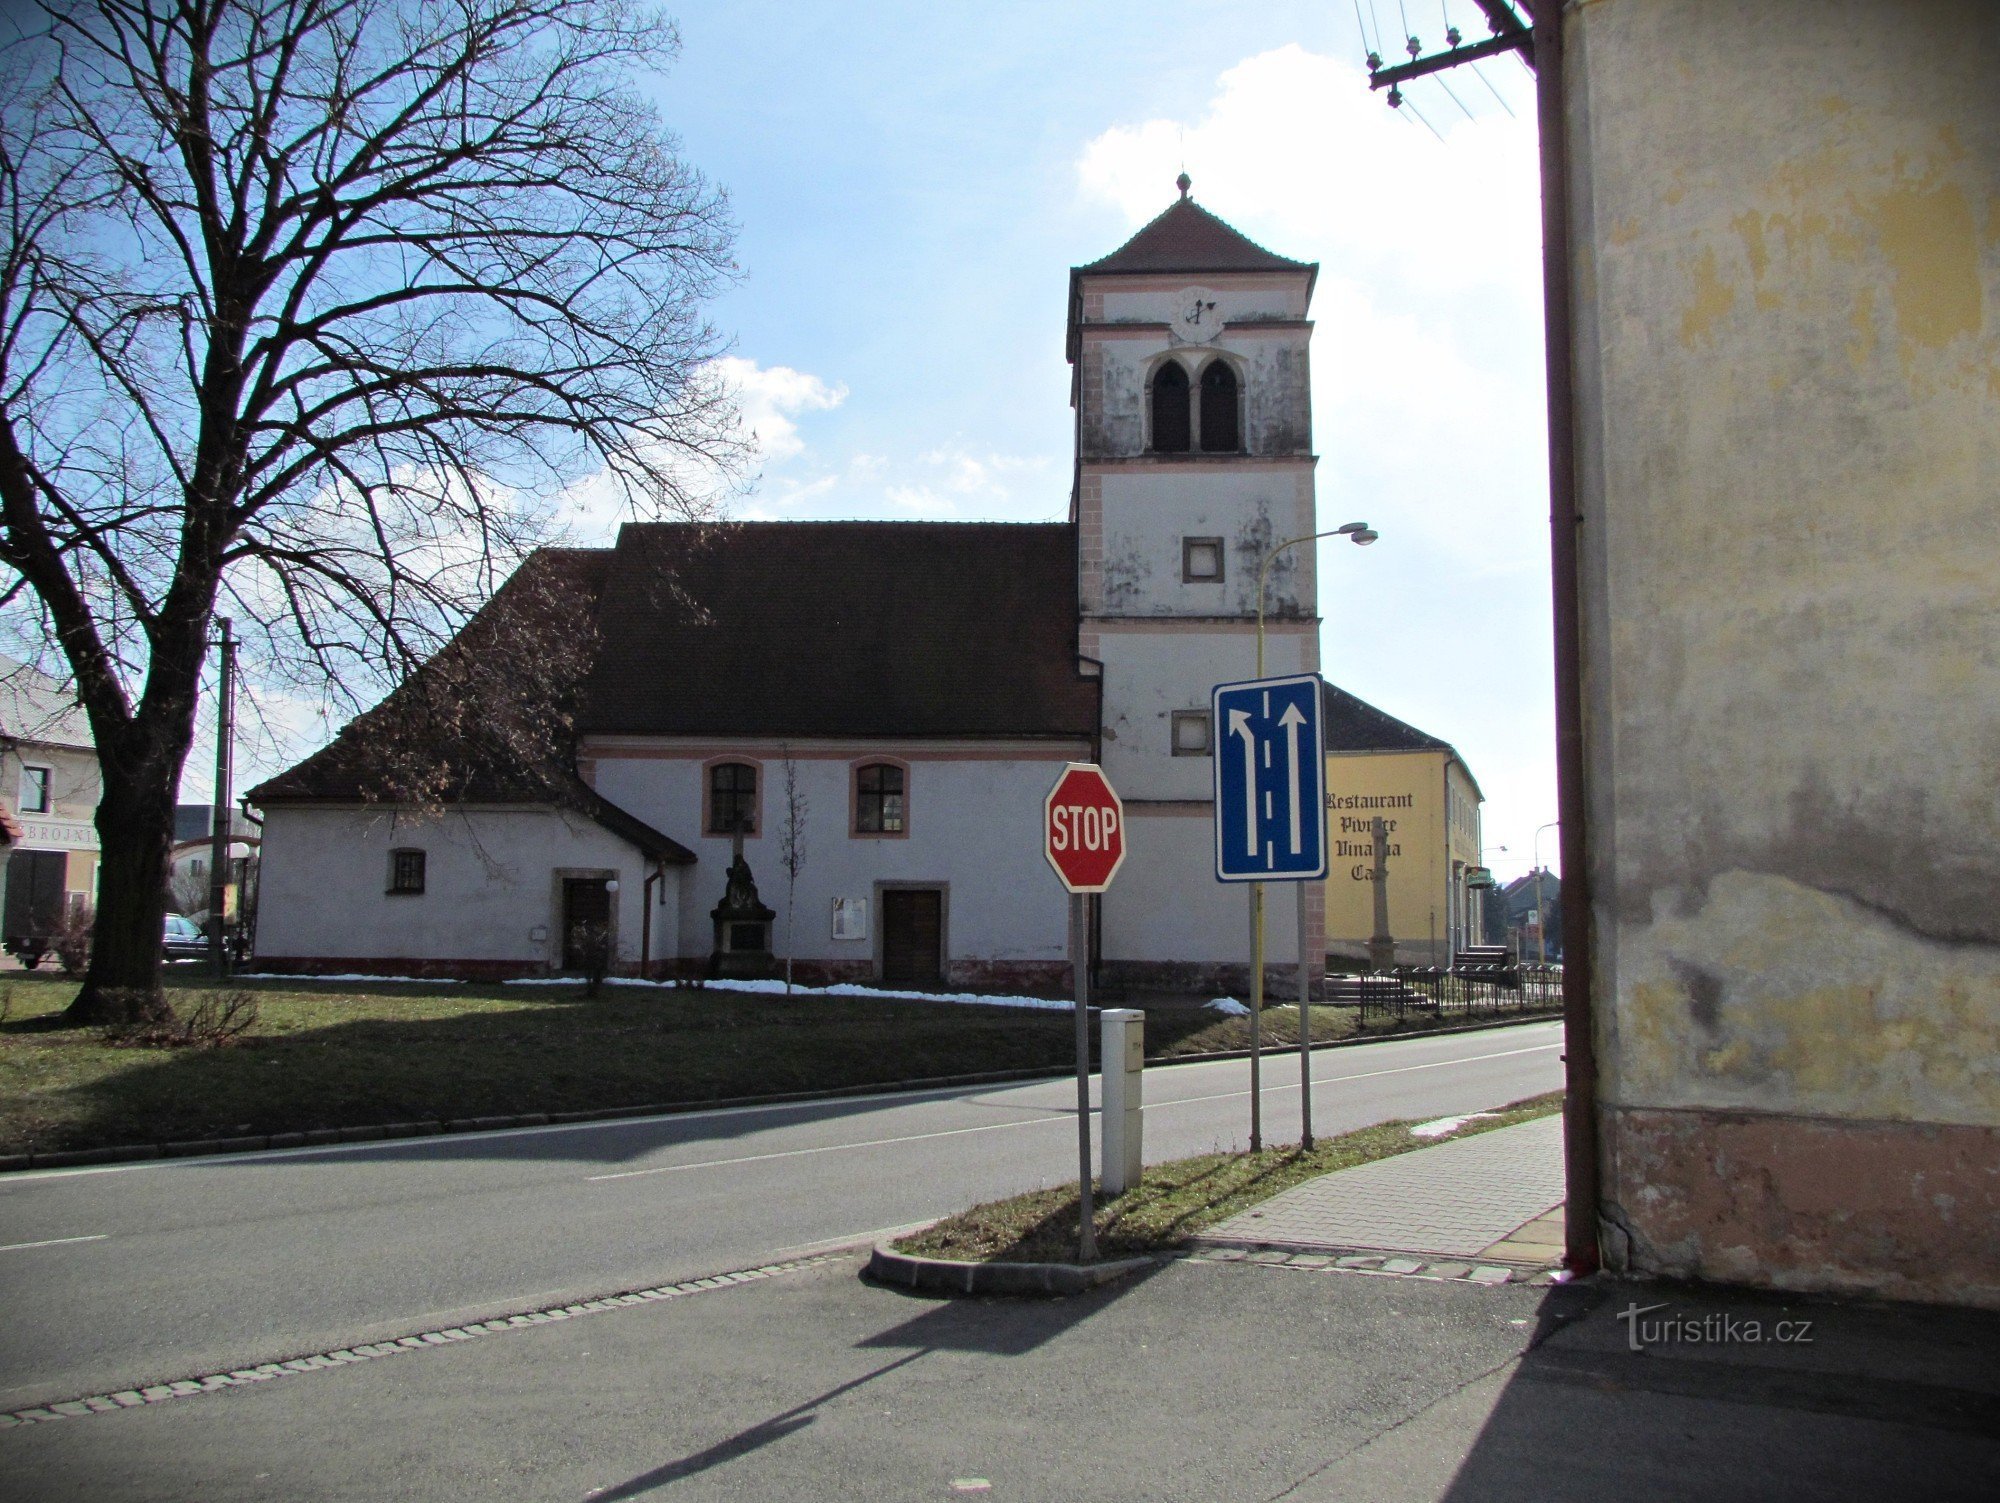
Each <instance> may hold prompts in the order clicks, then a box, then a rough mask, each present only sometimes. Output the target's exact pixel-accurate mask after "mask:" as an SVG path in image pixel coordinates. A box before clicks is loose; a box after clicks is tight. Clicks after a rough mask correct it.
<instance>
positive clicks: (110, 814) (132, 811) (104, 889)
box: [63, 758, 179, 1024]
mask: <svg viewBox="0 0 2000 1503" xmlns="http://www.w3.org/2000/svg"><path fill="white" fill-rule="evenodd" d="M172 771H173V773H174V774H176V775H177V774H178V772H179V767H178V764H176V765H175V766H174V767H173V769H172ZM104 772H105V778H104V796H103V798H102V800H101V801H100V802H99V803H98V806H97V834H98V842H99V844H100V845H101V846H102V848H103V849H102V852H101V855H100V860H99V865H98V870H97V925H96V929H95V931H94V934H93V937H92V943H91V947H90V970H89V971H88V972H87V973H86V974H85V975H84V978H83V990H82V991H80V992H78V993H77V994H76V1000H75V1001H74V1002H72V1003H70V1005H69V1008H68V1010H67V1011H66V1012H65V1013H64V1014H63V1017H64V1019H65V1020H66V1021H68V1022H70V1023H75V1024H103V1023H152V1022H171V1021H172V1020H173V1016H174V1010H173V1007H172V1005H171V1004H170V1003H169V1002H168V1001H167V997H166V993H165V991H164V990H163V989H162V987H161V985H160V979H161V975H162V972H163V970H164V964H165V962H164V960H163V958H162V955H161V944H160V935H161V920H162V918H163V916H164V915H165V913H166V909H167V870H168V866H169V864H170V857H171V854H172V849H173V840H174V791H175V784H176V780H177V779H176V777H170V776H169V774H168V769H167V768H166V766H164V765H163V764H162V763H161V762H160V761H158V760H156V759H153V758H147V759H145V761H144V762H143V763H142V764H141V767H140V769H139V770H138V771H137V775H131V774H130V773H122V772H121V771H120V770H119V769H117V768H116V767H115V765H112V766H106V767H105V769H104Z"/></svg>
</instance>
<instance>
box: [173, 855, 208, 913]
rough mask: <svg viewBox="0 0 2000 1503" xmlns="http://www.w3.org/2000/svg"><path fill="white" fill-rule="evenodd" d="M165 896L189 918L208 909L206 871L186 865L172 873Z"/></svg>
mask: <svg viewBox="0 0 2000 1503" xmlns="http://www.w3.org/2000/svg"><path fill="white" fill-rule="evenodd" d="M167 898H168V901H170V902H171V903H172V904H173V905H174V908H175V909H176V910H177V911H178V912H181V913H184V914H186V915H187V916H188V917H189V918H192V917H194V915H195V914H197V913H206V912H207V911H208V872H207V871H206V870H205V869H202V868H199V867H196V866H186V867H183V868H182V869H181V870H179V871H177V872H175V873H173V876H172V878H171V879H170V880H169V882H168V884H167Z"/></svg>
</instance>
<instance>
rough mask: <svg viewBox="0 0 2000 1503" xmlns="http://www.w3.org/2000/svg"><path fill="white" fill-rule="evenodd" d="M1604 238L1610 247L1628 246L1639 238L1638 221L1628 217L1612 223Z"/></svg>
mask: <svg viewBox="0 0 2000 1503" xmlns="http://www.w3.org/2000/svg"><path fill="white" fill-rule="evenodd" d="M1604 238H1605V240H1606V241H1607V242H1608V243H1610V244H1612V245H1630V244H1631V243H1632V242H1633V241H1634V240H1637V239H1638V238H1639V221H1638V220H1636V219H1634V218H1632V217H1631V216H1629V215H1628V216H1627V217H1625V218H1624V219H1620V220H1618V221H1616V222H1615V223H1613V224H1612V226H1611V228H1610V230H1609V231H1608V232H1607V233H1606V234H1605V237H1604Z"/></svg>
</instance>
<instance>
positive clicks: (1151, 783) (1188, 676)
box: [1097, 622, 1318, 802]
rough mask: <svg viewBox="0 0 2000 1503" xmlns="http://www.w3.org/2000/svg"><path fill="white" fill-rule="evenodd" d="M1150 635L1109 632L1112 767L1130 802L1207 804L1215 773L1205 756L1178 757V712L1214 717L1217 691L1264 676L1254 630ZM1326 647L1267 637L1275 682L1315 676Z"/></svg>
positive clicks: (1175, 629)
mask: <svg viewBox="0 0 2000 1503" xmlns="http://www.w3.org/2000/svg"><path fill="white" fill-rule="evenodd" d="M1148 628H1149V629H1146V630H1132V631H1115V632H1105V633H1104V635H1103V638H1102V641H1101V644H1100V646H1099V649H1098V653H1097V656H1098V657H1099V658H1101V659H1102V660H1103V663H1104V726H1105V736H1104V768H1105V771H1106V773H1107V774H1108V775H1109V776H1110V778H1111V782H1112V786H1113V787H1115V788H1116V789H1117V790H1118V792H1119V794H1120V795H1121V796H1122V797H1125V798H1135V799H1194V800H1200V801H1203V802H1206V801H1207V800H1208V798H1209V797H1210V794H1211V792H1212V779H1213V776H1214V775H1213V773H1212V772H1211V771H1210V766H1209V759H1208V758H1207V757H1205V756H1178V757H1177V756H1175V755H1174V754H1173V716H1174V712H1175V711H1176V710H1181V711H1187V710H1196V711H1206V710H1207V709H1208V707H1209V696H1210V694H1211V693H1212V692H1213V690H1214V688H1215V686H1216V685H1217V684H1222V683H1230V682H1234V681H1236V680H1239V679H1247V678H1253V677H1255V676H1256V667H1257V635H1256V631H1255V630H1254V628H1253V629H1243V628H1240V627H1239V628H1238V629H1236V630H1234V631H1227V632H1224V631H1217V630H1215V629H1214V628H1213V627H1205V626H1204V625H1203V624H1202V623H1194V622H1189V623H1178V622H1177V623H1172V624H1168V623H1157V624H1155V623H1149V624H1148ZM1317 649H1318V644H1317V641H1316V640H1315V638H1314V637H1313V636H1312V635H1311V634H1310V633H1307V632H1302V631H1298V630H1290V631H1285V630H1279V631H1270V632H1267V633H1266V636H1265V641H1264V671H1265V673H1266V674H1267V675H1268V676H1271V677H1277V676H1279V675H1281V674H1289V673H1307V672H1310V671H1312V669H1313V668H1314V667H1316V666H1317V659H1318V650H1317Z"/></svg>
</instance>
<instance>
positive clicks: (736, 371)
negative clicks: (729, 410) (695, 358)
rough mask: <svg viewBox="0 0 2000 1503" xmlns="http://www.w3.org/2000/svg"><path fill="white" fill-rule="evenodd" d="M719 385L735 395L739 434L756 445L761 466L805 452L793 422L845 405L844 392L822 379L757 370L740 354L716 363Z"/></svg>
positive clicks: (779, 368)
mask: <svg viewBox="0 0 2000 1503" xmlns="http://www.w3.org/2000/svg"><path fill="white" fill-rule="evenodd" d="M716 368H717V371H718V372H719V373H720V375H721V376H722V379H723V382H724V384H725V385H727V386H728V387H729V389H730V390H731V392H732V393H733V394H734V395H735V398H736V403H737V407H738V409H739V410H740V411H741V412H742V414H743V429H744V431H745V432H746V433H748V434H750V435H751V436H752V437H753V438H754V439H755V440H756V443H757V451H758V454H759V455H760V456H761V457H762V458H763V460H764V462H765V463H766V464H777V463H781V462H783V461H785V460H788V459H795V458H797V457H798V456H799V455H800V454H802V453H803V452H805V447H806V444H805V440H804V439H803V438H802V437H800V435H799V425H798V423H797V421H795V420H796V418H797V417H798V415H799V414H800V413H805V412H830V411H832V410H833V409H834V408H836V407H838V406H839V405H840V404H841V403H842V402H845V401H846V400H847V388H846V387H845V386H840V385H837V384H832V383H829V382H826V381H823V380H821V379H820V378H819V377H818V376H815V375H813V374H811V373H810V372H808V371H799V370H793V369H792V368H791V367H790V366H789V365H772V366H760V365H758V364H757V362H756V361H754V360H746V359H744V358H743V357H742V356H740V355H726V356H724V357H723V358H722V359H721V360H718V361H717V362H716Z"/></svg>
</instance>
